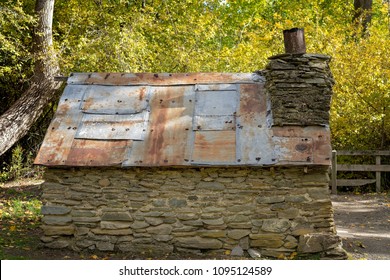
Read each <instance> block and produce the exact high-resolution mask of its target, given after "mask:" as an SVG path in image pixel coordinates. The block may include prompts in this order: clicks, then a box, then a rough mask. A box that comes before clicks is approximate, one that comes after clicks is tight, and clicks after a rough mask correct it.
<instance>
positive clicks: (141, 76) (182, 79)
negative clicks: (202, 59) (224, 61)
mask: <svg viewBox="0 0 390 280" xmlns="http://www.w3.org/2000/svg"><path fill="white" fill-rule="evenodd" d="M253 75H254V74H253V73H160V74H152V73H135V74H133V73H110V75H109V76H108V77H106V76H107V73H73V74H72V75H71V76H70V77H69V78H68V83H69V84H89V85H103V84H104V85H157V86H163V85H188V84H206V83H212V84H218V83H252V82H253V79H254V77H253Z"/></svg>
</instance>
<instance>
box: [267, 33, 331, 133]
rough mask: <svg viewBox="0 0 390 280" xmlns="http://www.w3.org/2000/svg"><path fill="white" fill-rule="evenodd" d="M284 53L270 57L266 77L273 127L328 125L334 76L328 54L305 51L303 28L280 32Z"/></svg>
mask: <svg viewBox="0 0 390 280" xmlns="http://www.w3.org/2000/svg"><path fill="white" fill-rule="evenodd" d="M283 34H284V40H285V49H286V54H280V55H275V56H272V57H270V58H269V60H270V61H269V63H268V65H267V67H266V71H264V72H265V73H264V74H265V77H266V84H265V87H266V89H267V92H268V95H269V98H270V101H271V110H272V115H273V126H285V125H298V126H309V125H320V126H324V125H328V124H329V110H330V101H331V97H332V86H333V85H334V79H333V76H332V73H331V71H330V68H329V62H330V59H331V58H330V56H327V55H323V54H306V53H305V52H306V46H305V39H304V33H303V29H299V28H294V29H291V30H285V31H284V32H283Z"/></svg>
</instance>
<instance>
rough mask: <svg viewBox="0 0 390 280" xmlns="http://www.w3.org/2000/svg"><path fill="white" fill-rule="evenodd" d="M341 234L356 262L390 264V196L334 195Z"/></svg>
mask: <svg viewBox="0 0 390 280" xmlns="http://www.w3.org/2000/svg"><path fill="white" fill-rule="evenodd" d="M332 203H333V207H334V219H335V223H336V230H337V234H338V235H339V236H340V237H341V238H342V239H343V247H344V249H345V250H346V251H347V252H348V253H349V254H350V256H351V257H352V258H353V259H367V260H390V194H360V195H352V194H339V195H332Z"/></svg>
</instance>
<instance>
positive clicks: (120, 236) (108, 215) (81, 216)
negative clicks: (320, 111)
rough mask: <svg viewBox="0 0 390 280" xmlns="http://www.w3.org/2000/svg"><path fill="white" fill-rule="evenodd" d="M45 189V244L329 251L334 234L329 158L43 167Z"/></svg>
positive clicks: (101, 247)
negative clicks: (299, 162)
mask: <svg viewBox="0 0 390 280" xmlns="http://www.w3.org/2000/svg"><path fill="white" fill-rule="evenodd" d="M43 188H44V194H43V197H44V199H45V205H44V206H43V207H42V213H43V215H44V218H43V226H42V228H43V230H44V236H43V238H42V241H43V242H44V244H45V245H46V246H48V247H51V248H66V247H68V248H72V249H74V250H78V251H81V250H86V249H89V250H100V251H125V252H133V253H137V252H138V253H145V252H153V253H154V254H167V253H171V252H174V251H177V252H187V253H189V252H190V253H194V254H196V253H200V252H203V253H205V252H213V253H221V254H222V253H224V252H225V251H226V250H234V253H235V254H238V253H239V252H241V250H243V251H249V250H251V251H250V252H252V253H253V252H259V253H260V254H262V255H263V256H270V257H280V256H286V257H288V256H289V255H291V254H292V253H293V252H297V253H302V254H313V253H315V254H317V253H320V254H323V255H324V256H325V254H327V255H326V256H327V257H329V256H334V255H335V254H336V253H337V252H336V251H337V246H338V244H339V243H340V240H339V239H338V237H337V236H336V235H335V228H334V222H333V213H332V206H331V201H330V198H329V192H328V175H327V167H312V168H309V169H308V172H307V173H305V172H304V170H303V168H300V167H280V168H273V169H272V171H271V170H270V168H214V167H213V168H211V167H210V168H192V169H191V168H189V169H170V168H131V169H115V168H73V169H48V170H47V172H46V174H45V183H44V187H43ZM313 240H317V241H318V242H317V241H313ZM313 242H314V243H315V244H316V245H315V246H314V245H313ZM317 243H319V244H320V245H317ZM238 247H239V248H238ZM335 250H336V251H335ZM336 255H337V254H336ZM338 256H340V254H339V255H338Z"/></svg>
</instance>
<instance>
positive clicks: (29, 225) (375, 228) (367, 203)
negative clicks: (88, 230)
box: [0, 182, 390, 260]
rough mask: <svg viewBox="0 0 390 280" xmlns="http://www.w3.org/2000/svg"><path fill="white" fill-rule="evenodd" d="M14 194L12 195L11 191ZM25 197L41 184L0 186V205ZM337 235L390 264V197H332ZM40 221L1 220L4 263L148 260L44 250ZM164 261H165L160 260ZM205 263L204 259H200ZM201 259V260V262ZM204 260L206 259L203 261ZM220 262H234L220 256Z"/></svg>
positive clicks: (361, 254)
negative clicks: (26, 261)
mask: <svg viewBox="0 0 390 280" xmlns="http://www.w3.org/2000/svg"><path fill="white" fill-rule="evenodd" d="M11 190H12V191H11ZM21 194H23V196H24V197H26V194H28V195H27V199H29V198H37V199H40V197H41V194H42V188H41V185H40V184H37V183H34V184H32V183H31V182H30V183H27V184H26V183H18V184H7V185H5V186H4V185H3V186H0V202H4V200H6V199H10V197H11V196H12V197H14V196H15V195H16V196H18V195H21ZM331 198H332V203H333V206H334V218H335V224H336V229H337V233H338V235H339V236H341V237H342V239H343V247H344V249H345V250H346V251H347V252H348V253H349V257H350V259H367V260H390V193H389V194H364V195H352V194H339V195H337V196H336V195H332V197H331ZM39 226H40V222H39V221H33V222H29V221H19V222H14V221H10V220H8V219H0V259H27V260H53V259H55V260H61V259H72V260H80V259H146V258H149V257H150V256H148V257H146V256H135V255H131V254H124V253H107V252H102V253H97V252H83V253H81V252H74V251H71V250H64V249H62V250H54V249H48V248H43V247H42V244H41V242H40V236H42V230H41V229H40V227H39ZM192 257H193V256H186V255H177V254H173V255H169V256H165V257H164V259H190V258H192ZM159 258H161V257H159ZM198 258H199V259H201V258H202V257H201V256H198ZM198 258H197V259H198ZM203 258H204V257H203ZM208 258H210V257H208ZM216 258H217V259H234V258H233V257H232V256H228V255H222V256H216Z"/></svg>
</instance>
